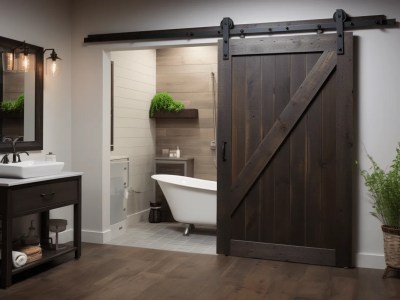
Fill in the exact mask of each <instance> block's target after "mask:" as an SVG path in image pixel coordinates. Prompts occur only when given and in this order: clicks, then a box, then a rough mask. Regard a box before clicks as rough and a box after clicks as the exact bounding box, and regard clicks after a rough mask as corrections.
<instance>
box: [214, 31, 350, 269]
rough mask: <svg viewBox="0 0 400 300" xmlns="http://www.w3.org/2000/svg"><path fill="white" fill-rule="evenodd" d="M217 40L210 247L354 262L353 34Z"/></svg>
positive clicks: (336, 262)
mask: <svg viewBox="0 0 400 300" xmlns="http://www.w3.org/2000/svg"><path fill="white" fill-rule="evenodd" d="M222 50H223V49H222V43H220V44H219V57H220V60H219V99H218V101H219V103H218V145H219V147H220V148H219V152H218V217H217V219H218V220H217V223H218V234H217V252H218V253H221V254H227V255H235V256H246V257H255V258H265V259H277V260H283V261H294V262H304V263H311V264H320V265H332V266H341V267H346V266H351V265H352V259H351V256H352V251H351V244H352V236H351V231H352V225H351V207H352V165H353V160H352V122H353V110H352V109H353V108H352V107H353V98H352V89H353V71H352V70H353V37H352V34H351V33H346V34H345V53H344V55H337V53H336V35H334V34H322V35H312V36H311V35H307V36H304V35H303V36H291V37H266V38H257V39H247V38H246V39H232V40H230V44H229V60H223V59H222Z"/></svg>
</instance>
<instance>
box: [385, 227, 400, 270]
mask: <svg viewBox="0 0 400 300" xmlns="http://www.w3.org/2000/svg"><path fill="white" fill-rule="evenodd" d="M382 231H383V246H384V250H385V261H386V265H387V266H388V267H391V268H394V269H400V227H393V226H387V225H382Z"/></svg>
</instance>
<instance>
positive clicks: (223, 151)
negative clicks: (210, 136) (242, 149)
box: [222, 142, 226, 161]
mask: <svg viewBox="0 0 400 300" xmlns="http://www.w3.org/2000/svg"><path fill="white" fill-rule="evenodd" d="M225 148H226V142H223V144H222V161H226V156H225V154H226V152H225Z"/></svg>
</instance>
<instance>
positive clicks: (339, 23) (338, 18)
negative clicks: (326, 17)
mask: <svg viewBox="0 0 400 300" xmlns="http://www.w3.org/2000/svg"><path fill="white" fill-rule="evenodd" d="M333 20H334V21H335V22H336V34H337V40H336V41H337V42H336V46H337V50H336V53H337V54H338V55H343V54H344V32H343V29H344V21H346V13H345V12H344V10H343V9H337V10H336V12H335V14H334V15H333Z"/></svg>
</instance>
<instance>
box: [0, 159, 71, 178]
mask: <svg viewBox="0 0 400 300" xmlns="http://www.w3.org/2000/svg"><path fill="white" fill-rule="evenodd" d="M63 167H64V163H63V162H55V161H43V160H26V161H22V162H19V163H8V164H0V177H3V178H31V177H41V176H50V175H56V174H59V173H61V170H62V169H63Z"/></svg>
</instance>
